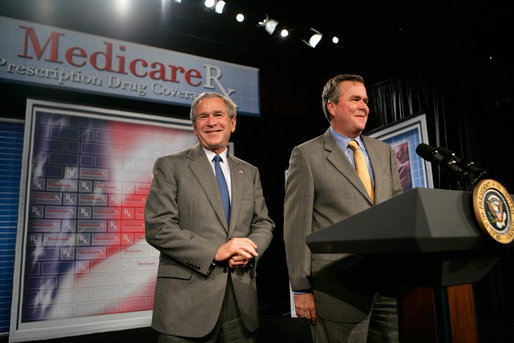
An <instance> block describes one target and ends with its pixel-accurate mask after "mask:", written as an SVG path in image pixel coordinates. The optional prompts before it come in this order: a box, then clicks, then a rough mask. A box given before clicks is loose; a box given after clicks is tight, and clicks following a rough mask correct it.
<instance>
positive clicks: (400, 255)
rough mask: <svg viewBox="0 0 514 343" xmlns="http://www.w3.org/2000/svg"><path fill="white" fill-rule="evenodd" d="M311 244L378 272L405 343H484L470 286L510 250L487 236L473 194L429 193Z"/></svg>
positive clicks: (414, 194) (402, 199)
mask: <svg viewBox="0 0 514 343" xmlns="http://www.w3.org/2000/svg"><path fill="white" fill-rule="evenodd" d="M306 243H307V245H308V246H309V248H310V250H311V251H312V252H313V253H342V252H344V253H357V254H359V255H361V256H362V257H363V258H364V259H366V260H367V263H366V265H372V266H374V267H375V268H374V270H375V272H376V275H377V276H376V280H382V281H381V282H383V283H384V284H385V286H386V287H387V288H389V289H391V287H392V288H393V289H394V290H395V293H396V295H397V297H398V312H399V327H400V341H401V342H402V343H410V342H416V343H420V342H430V343H434V342H441V343H443V342H453V343H460V342H462V343H464V342H465V343H473V342H477V343H478V335H477V326H476V319H475V306H474V299H473V289H472V286H471V284H472V283H474V282H478V281H480V280H481V279H482V278H483V277H484V276H485V274H486V273H487V272H488V271H489V270H490V269H491V268H492V267H493V266H494V264H495V263H496V262H497V261H498V260H499V258H500V255H501V252H502V250H503V249H504V248H505V247H510V246H511V245H502V244H499V243H497V242H496V241H494V240H493V239H491V238H489V237H485V235H484V234H483V233H482V231H481V230H480V228H479V227H478V224H477V223H476V220H475V215H474V212H473V202H472V193H471V192H463V191H450V190H439V189H428V188H415V189H412V190H410V191H408V192H406V193H403V194H401V195H399V196H397V197H395V198H392V199H390V200H388V201H386V202H383V203H380V204H378V205H376V206H374V207H372V208H370V209H367V210H365V211H362V212H360V213H358V214H356V215H354V216H352V217H350V218H347V219H345V220H343V221H341V222H339V223H336V224H334V225H332V226H330V227H328V228H325V229H323V230H320V231H318V232H315V233H313V234H311V235H309V236H307V238H306ZM355 268H359V265H357V266H356V267H355Z"/></svg>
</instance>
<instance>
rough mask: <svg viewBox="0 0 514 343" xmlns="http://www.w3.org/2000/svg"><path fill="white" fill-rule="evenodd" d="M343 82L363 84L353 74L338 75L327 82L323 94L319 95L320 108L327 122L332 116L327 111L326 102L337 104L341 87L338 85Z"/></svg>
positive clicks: (359, 77)
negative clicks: (321, 107)
mask: <svg viewBox="0 0 514 343" xmlns="http://www.w3.org/2000/svg"><path fill="white" fill-rule="evenodd" d="M343 81H353V82H359V83H362V84H364V79H363V78H362V76H360V75H355V74H340V75H337V76H334V77H333V78H331V79H330V80H328V81H327V83H326V84H325V87H323V93H321V106H323V112H324V113H325V118H327V120H328V121H329V122H330V120H331V119H332V115H331V114H330V112H329V111H328V109H327V105H328V102H329V101H332V102H333V103H335V104H337V103H338V102H339V97H340V96H341V87H340V86H339V84H340V83H341V82H343Z"/></svg>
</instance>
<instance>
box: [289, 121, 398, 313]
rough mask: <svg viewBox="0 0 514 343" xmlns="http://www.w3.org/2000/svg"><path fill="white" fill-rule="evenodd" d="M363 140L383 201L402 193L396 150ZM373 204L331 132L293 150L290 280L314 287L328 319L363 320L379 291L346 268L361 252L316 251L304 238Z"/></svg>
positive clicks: (299, 286) (303, 287) (297, 287)
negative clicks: (348, 272) (351, 254)
mask: <svg viewBox="0 0 514 343" xmlns="http://www.w3.org/2000/svg"><path fill="white" fill-rule="evenodd" d="M362 139H363V142H364V145H365V146H366V151H367V152H368V156H369V159H370V162H371V165H372V169H373V173H374V180H375V203H376V204H378V203H380V202H383V201H385V200H387V199H390V198H392V197H394V196H395V195H397V194H400V193H401V191H402V190H401V185H400V179H399V177H398V171H397V167H396V164H395V159H394V154H393V151H392V149H391V147H390V146H389V145H387V144H385V143H383V142H380V141H378V140H376V139H372V138H369V137H365V136H362ZM372 206H373V204H372V203H371V200H370V198H369V196H368V194H367V192H366V189H365V188H364V185H363V184H362V182H361V180H360V178H359V176H358V175H357V172H356V171H355V169H354V168H353V166H352V164H351V163H350V161H349V160H348V158H347V157H346V155H345V154H344V153H343V151H342V150H341V148H340V147H339V145H338V143H337V142H336V140H335V138H334V137H333V136H332V134H331V133H330V130H327V131H326V132H325V134H323V135H321V136H319V137H317V138H315V139H313V140H310V141H308V142H306V143H303V144H301V145H299V146H297V147H295V148H294V149H293V152H292V154H291V159H290V164H289V170H288V176H287V182H286V197H285V207H284V240H285V246H286V257H287V265H288V270H289V278H290V281H291V286H292V289H293V290H306V289H313V290H314V298H315V302H316V310H317V312H318V314H319V315H320V316H321V317H323V318H325V319H328V320H333V321H344V322H356V321H361V320H363V319H364V318H365V317H366V316H367V315H368V313H369V312H370V309H371V305H372V302H373V297H374V294H375V292H376V289H375V287H374V285H373V284H370V282H369V280H365V279H366V278H365V277H362V275H356V273H352V274H345V273H344V272H342V270H344V268H346V267H347V266H346V265H349V264H351V263H353V262H354V261H356V260H358V256H353V257H352V258H349V257H350V255H349V254H311V252H310V250H309V248H308V247H307V245H306V244H305V237H306V236H308V235H309V234H311V233H313V232H316V231H318V230H321V229H324V228H326V227H328V226H330V225H332V224H335V223H337V222H339V221H341V220H343V219H346V218H348V217H350V216H352V215H354V214H356V213H358V212H361V211H363V210H365V209H368V208H370V207H372ZM358 229H359V228H358V227H356V228H355V230H358ZM362 274H363V275H366V271H362Z"/></svg>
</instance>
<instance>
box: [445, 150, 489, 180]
mask: <svg viewBox="0 0 514 343" xmlns="http://www.w3.org/2000/svg"><path fill="white" fill-rule="evenodd" d="M437 150H438V151H439V152H440V153H441V154H443V155H444V156H445V157H446V158H448V159H453V160H454V161H455V163H457V165H458V166H459V167H461V168H462V169H463V170H466V171H468V172H470V173H472V174H479V175H482V174H485V171H484V170H482V169H480V168H478V167H477V166H476V165H475V162H472V161H468V160H463V159H462V158H460V157H458V156H457V155H455V153H454V152H453V151H451V150H448V149H445V148H443V147H438V148H437Z"/></svg>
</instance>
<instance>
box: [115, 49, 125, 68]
mask: <svg viewBox="0 0 514 343" xmlns="http://www.w3.org/2000/svg"><path fill="white" fill-rule="evenodd" d="M120 50H121V51H125V46H124V45H121V46H120ZM116 57H118V71H117V73H119V74H126V73H127V72H126V71H125V56H123V55H116Z"/></svg>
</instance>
